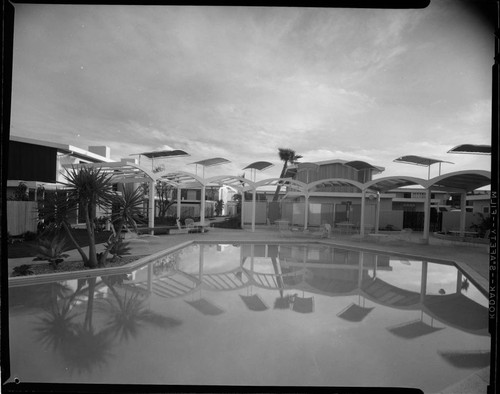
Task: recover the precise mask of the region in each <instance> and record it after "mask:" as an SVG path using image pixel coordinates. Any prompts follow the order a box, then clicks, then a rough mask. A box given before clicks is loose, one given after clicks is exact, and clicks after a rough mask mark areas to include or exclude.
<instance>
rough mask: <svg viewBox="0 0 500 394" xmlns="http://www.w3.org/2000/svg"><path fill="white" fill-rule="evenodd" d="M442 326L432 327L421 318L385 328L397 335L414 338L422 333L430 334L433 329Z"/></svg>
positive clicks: (439, 328)
mask: <svg viewBox="0 0 500 394" xmlns="http://www.w3.org/2000/svg"><path fill="white" fill-rule="evenodd" d="M443 328H444V327H433V326H430V325H428V324H426V323H424V322H423V321H422V320H414V321H411V322H409V323H403V324H400V325H397V326H394V327H389V328H387V329H388V330H389V331H390V332H392V333H393V334H394V335H397V336H398V337H401V338H405V339H414V338H418V337H421V336H423V335H427V334H432V333H433V332H435V331H439V330H442V329H443Z"/></svg>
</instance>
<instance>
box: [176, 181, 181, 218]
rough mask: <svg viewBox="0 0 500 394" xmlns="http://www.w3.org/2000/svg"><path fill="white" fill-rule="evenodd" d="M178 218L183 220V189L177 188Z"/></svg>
mask: <svg viewBox="0 0 500 394" xmlns="http://www.w3.org/2000/svg"><path fill="white" fill-rule="evenodd" d="M177 217H178V218H179V219H180V218H181V187H180V186H177Z"/></svg>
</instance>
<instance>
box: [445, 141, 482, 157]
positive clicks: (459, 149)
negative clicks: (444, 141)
mask: <svg viewBox="0 0 500 394" xmlns="http://www.w3.org/2000/svg"><path fill="white" fill-rule="evenodd" d="M448 153H471V154H477V155H491V145H476V144H462V145H457V146H455V147H454V148H451V149H450V150H449V151H448Z"/></svg>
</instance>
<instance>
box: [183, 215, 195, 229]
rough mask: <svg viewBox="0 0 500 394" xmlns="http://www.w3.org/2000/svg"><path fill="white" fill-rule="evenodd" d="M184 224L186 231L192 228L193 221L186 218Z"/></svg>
mask: <svg viewBox="0 0 500 394" xmlns="http://www.w3.org/2000/svg"><path fill="white" fill-rule="evenodd" d="M184 224H185V225H186V228H188V229H191V228H194V220H193V219H191V218H187V219H186V220H185V221H184Z"/></svg>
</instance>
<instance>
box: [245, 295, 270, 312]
mask: <svg viewBox="0 0 500 394" xmlns="http://www.w3.org/2000/svg"><path fill="white" fill-rule="evenodd" d="M240 297H241V299H242V300H243V302H244V303H245V305H246V306H247V308H248V309H250V310H251V311H256V312H262V311H265V310H266V309H268V307H267V305H266V304H265V303H264V301H262V300H261V298H260V297H259V295H258V294H254V295H251V296H243V295H240Z"/></svg>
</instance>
